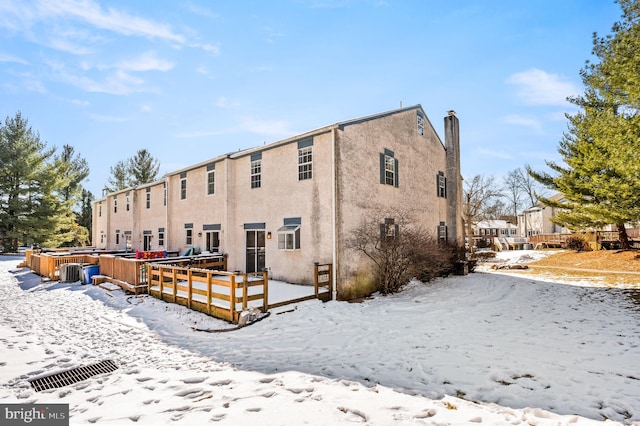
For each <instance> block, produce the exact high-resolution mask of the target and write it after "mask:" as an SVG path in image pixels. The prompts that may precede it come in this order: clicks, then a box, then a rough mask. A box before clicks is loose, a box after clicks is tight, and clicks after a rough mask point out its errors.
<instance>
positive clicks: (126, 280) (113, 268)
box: [100, 254, 227, 293]
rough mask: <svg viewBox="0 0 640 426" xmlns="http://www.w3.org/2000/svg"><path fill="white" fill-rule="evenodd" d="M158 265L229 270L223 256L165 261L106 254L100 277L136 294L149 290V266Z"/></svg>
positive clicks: (102, 261)
mask: <svg viewBox="0 0 640 426" xmlns="http://www.w3.org/2000/svg"><path fill="white" fill-rule="evenodd" d="M152 262H153V263H157V264H162V265H173V266H183V265H188V266H196V267H198V268H208V269H219V270H226V269H227V258H226V257H224V256H221V255H216V256H198V257H176V258H164V259H136V258H135V255H127V256H118V255H112V254H105V255H102V256H100V275H104V276H106V277H109V278H111V279H113V280H116V281H117V282H116V283H117V284H118V285H120V287H122V288H123V289H125V290H127V291H131V292H134V293H139V292H141V291H142V292H144V291H146V290H147V288H148V283H149V280H148V268H147V264H149V263H152Z"/></svg>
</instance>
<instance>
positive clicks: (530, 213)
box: [518, 194, 571, 237]
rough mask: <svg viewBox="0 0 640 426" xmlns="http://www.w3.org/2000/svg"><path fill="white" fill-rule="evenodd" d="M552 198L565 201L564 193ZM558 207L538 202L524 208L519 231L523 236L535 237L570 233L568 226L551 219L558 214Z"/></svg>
mask: <svg viewBox="0 0 640 426" xmlns="http://www.w3.org/2000/svg"><path fill="white" fill-rule="evenodd" d="M550 199H551V200H558V201H564V195H562V194H556V195H554V196H553V197H551V198H550ZM557 212H558V209H557V208H555V207H549V206H545V205H543V204H541V203H537V204H536V205H535V206H533V207H530V208H528V209H526V210H524V211H523V212H522V213H520V214H519V215H518V231H519V232H520V235H521V236H524V237H534V236H537V235H549V234H570V233H571V231H570V230H569V229H568V228H565V227H563V226H560V225H558V224H556V223H554V222H552V221H551V219H552V218H554V217H555V216H556V214H557Z"/></svg>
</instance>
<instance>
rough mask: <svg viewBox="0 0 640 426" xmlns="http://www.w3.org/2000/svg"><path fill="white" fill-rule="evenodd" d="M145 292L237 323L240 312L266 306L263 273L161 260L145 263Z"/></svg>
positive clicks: (266, 284)
mask: <svg viewBox="0 0 640 426" xmlns="http://www.w3.org/2000/svg"><path fill="white" fill-rule="evenodd" d="M147 267H148V276H149V284H148V293H149V294H150V295H152V296H154V297H157V298H158V299H162V300H164V301H169V302H174V303H179V304H181V305H184V306H187V307H188V308H191V309H195V310H197V311H200V312H204V313H207V314H209V315H212V316H215V317H217V318H221V319H224V320H227V321H230V322H233V323H237V322H238V319H239V318H240V312H241V311H242V310H243V309H247V308H248V307H249V304H250V302H258V303H252V304H251V306H253V307H257V308H260V309H261V310H262V311H263V312H266V311H267V309H268V294H269V288H268V283H269V279H268V276H267V273H266V272H262V273H259V274H238V273H232V272H226V271H212V270H208V269H200V268H187V267H180V266H172V265H166V264H162V263H149V264H148V266H147Z"/></svg>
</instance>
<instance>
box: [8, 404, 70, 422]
mask: <svg viewBox="0 0 640 426" xmlns="http://www.w3.org/2000/svg"><path fill="white" fill-rule="evenodd" d="M0 424H1V425H3V426H4V425H6V426H14V425H35V426H69V404H0Z"/></svg>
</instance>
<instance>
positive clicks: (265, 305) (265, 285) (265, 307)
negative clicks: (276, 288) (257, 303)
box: [262, 271, 269, 312]
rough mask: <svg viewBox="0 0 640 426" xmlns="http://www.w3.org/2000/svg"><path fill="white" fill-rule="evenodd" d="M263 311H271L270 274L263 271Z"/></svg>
mask: <svg viewBox="0 0 640 426" xmlns="http://www.w3.org/2000/svg"><path fill="white" fill-rule="evenodd" d="M262 296H263V298H262V311H263V312H267V311H268V310H269V273H268V272H267V271H262Z"/></svg>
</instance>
